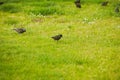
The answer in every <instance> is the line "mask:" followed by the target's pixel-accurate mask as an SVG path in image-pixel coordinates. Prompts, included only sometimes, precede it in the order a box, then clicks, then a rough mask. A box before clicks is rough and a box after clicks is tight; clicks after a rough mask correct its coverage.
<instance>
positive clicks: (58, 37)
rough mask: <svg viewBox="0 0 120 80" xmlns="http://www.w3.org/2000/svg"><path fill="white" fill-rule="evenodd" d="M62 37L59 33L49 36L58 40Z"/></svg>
mask: <svg viewBox="0 0 120 80" xmlns="http://www.w3.org/2000/svg"><path fill="white" fill-rule="evenodd" d="M62 37H63V36H62V34H59V35H56V36H53V37H51V38H53V39H54V40H56V41H58V40H60V39H61V38H62Z"/></svg>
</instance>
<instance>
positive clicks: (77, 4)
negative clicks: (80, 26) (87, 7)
mask: <svg viewBox="0 0 120 80" xmlns="http://www.w3.org/2000/svg"><path fill="white" fill-rule="evenodd" d="M74 3H75V5H76V7H77V8H81V3H80V0H76V1H75V2H74Z"/></svg>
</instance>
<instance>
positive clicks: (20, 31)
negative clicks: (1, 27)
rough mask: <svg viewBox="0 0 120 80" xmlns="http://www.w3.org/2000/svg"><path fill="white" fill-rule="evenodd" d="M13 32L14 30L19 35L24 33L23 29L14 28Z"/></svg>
mask: <svg viewBox="0 0 120 80" xmlns="http://www.w3.org/2000/svg"><path fill="white" fill-rule="evenodd" d="M13 30H15V31H16V32H18V33H20V34H21V33H24V32H26V29H25V28H14V29H13Z"/></svg>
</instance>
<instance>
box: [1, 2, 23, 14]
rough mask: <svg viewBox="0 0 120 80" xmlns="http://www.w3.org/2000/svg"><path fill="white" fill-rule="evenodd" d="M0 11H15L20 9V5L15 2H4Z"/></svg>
mask: <svg viewBox="0 0 120 80" xmlns="http://www.w3.org/2000/svg"><path fill="white" fill-rule="evenodd" d="M0 11H4V12H10V13H17V12H20V11H21V7H20V6H18V5H16V4H12V3H6V4H4V5H2V6H1V7H0Z"/></svg>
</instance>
